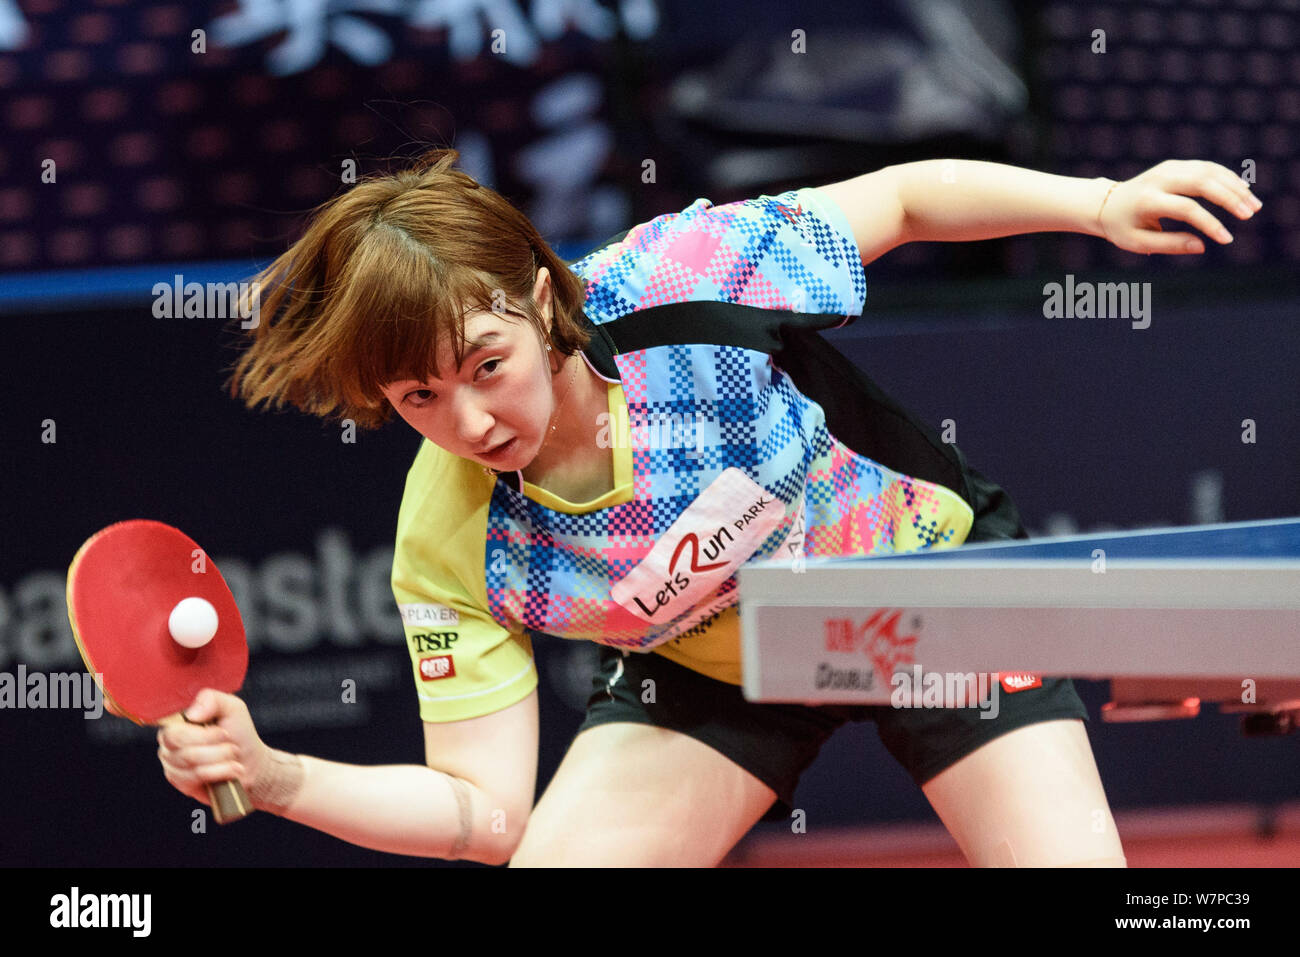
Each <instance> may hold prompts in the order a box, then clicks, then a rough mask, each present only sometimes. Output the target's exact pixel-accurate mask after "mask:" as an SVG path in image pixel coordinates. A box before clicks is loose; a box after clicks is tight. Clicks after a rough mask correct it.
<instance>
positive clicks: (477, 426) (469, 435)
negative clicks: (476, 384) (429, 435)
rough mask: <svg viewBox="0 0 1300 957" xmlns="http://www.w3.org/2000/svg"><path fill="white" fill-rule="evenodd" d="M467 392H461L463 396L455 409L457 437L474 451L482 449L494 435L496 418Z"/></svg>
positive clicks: (458, 399)
mask: <svg viewBox="0 0 1300 957" xmlns="http://www.w3.org/2000/svg"><path fill="white" fill-rule="evenodd" d="M467 392H468V390H461V396H460V397H458V398H457V401H456V402H455V405H454V409H453V415H454V416H455V419H456V426H455V427H456V437H457V438H458V439H460V441H462V442H464V443H465V444H466V445H468V446H469V447H470V448H472V449H482V448H483V446H484V445H487V444H488V439H489V438H490V437H491V435H492V429H493V427H494V426H495V425H496V417H495V416H493V415H492V413H491V412H490V411H489V410H488V409H487V407H486V405H485V403H484V402H483V401H482V400H481V399H477V398H475V397H474V396H473V395H469V394H466V393H467Z"/></svg>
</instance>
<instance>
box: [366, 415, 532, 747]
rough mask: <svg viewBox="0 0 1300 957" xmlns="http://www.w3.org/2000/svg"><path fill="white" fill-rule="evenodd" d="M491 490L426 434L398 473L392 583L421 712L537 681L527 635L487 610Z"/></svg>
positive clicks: (455, 715)
mask: <svg viewBox="0 0 1300 957" xmlns="http://www.w3.org/2000/svg"><path fill="white" fill-rule="evenodd" d="M491 494H492V485H491V483H490V482H489V481H488V480H487V478H486V477H485V476H484V475H483V473H482V470H481V469H479V468H477V467H476V466H474V464H473V463H472V462H466V461H465V460H464V459H460V458H457V457H456V456H453V455H451V454H449V453H447V452H445V451H444V450H442V449H440V448H438V447H437V446H436V445H434V444H433V443H431V442H428V441H426V442H424V443H423V444H422V445H421V446H420V451H419V453H418V454H417V455H416V457H415V463H414V464H413V465H412V466H411V470H410V472H408V473H407V477H406V490H405V492H404V493H403V496H402V507H401V511H400V512H399V514H398V519H397V544H396V549H395V554H394V557H393V574H392V586H393V597H394V598H395V599H396V600H397V608H398V611H399V612H400V613H401V616H402V628H403V630H404V631H405V633H406V648H407V651H408V652H409V653H410V655H411V670H412V674H413V675H414V678H415V688H416V694H417V696H418V698H419V702H420V717H421V718H422V719H423V720H425V721H432V722H443V721H463V720H465V719H466V718H479V717H482V716H483V715H485V714H492V713H493V712H495V711H500V710H502V709H503V708H508V707H509V706H510V705H512V704H516V703H517V702H519V701H522V700H523V699H524V698H526V697H527V696H528V694H529V693H530V692H532V690H533V689H534V688H536V687H537V668H536V666H535V665H534V663H533V649H532V642H531V641H530V640H529V638H528V636H527V635H526V634H525V633H523V632H522V631H520V632H511V631H509V630H508V629H507V628H505V627H504V626H502V625H501V624H500V623H499V622H497V621H496V620H494V619H493V617H492V615H491V614H490V613H489V612H488V598H487V584H486V580H485V572H484V567H483V562H484V553H485V549H486V535H487V514H488V505H489V502H490V500H491Z"/></svg>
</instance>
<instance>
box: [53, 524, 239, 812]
mask: <svg viewBox="0 0 1300 957" xmlns="http://www.w3.org/2000/svg"><path fill="white" fill-rule="evenodd" d="M186 598H198V599H202V600H203V601H204V602H207V603H208V604H207V606H206V607H205V606H204V605H203V602H190V603H187V605H186V606H185V609H186V610H191V609H192V608H193V607H197V608H198V609H199V610H198V611H197V612H194V614H191V615H190V616H188V624H187V623H186V620H183V619H184V618H185V616H183V615H180V616H179V617H177V618H173V616H172V611H173V609H175V608H176V606H177V604H178V603H180V602H181V601H182V600H183V599H186ZM213 611H215V613H216V614H215V622H213V621H212V615H211V612H213ZM178 615H179V613H178ZM68 618H69V620H70V621H71V622H72V634H73V636H74V637H75V638H76V640H77V647H78V648H79V649H80V650H81V657H82V660H84V661H85V663H86V668H87V670H89V671H90V673H91V674H92V675H94V676H95V680H96V681H97V682H99V685H100V688H101V689H102V690H103V692H104V695H105V697H107V698H108V700H109V701H110V702H111V703H112V705H113V706H114V707H115V708H116V709H117V710H118V711H120V712H121V713H122V714H123V715H124V716H125V717H127V718H130V719H131V720H132V721H134V722H135V723H136V724H154V725H162V724H170V723H173V722H176V721H184V720H185V718H184V717H183V716H182V715H181V713H180V712H181V711H183V710H184V709H185V708H187V707H188V706H189V705H190V704H192V703H193V701H194V698H195V696H196V695H197V694H198V693H199V691H200V690H201V689H203V688H215V689H217V690H218V691H228V692H231V693H233V692H236V691H238V690H239V688H240V686H241V685H242V684H243V683H244V674H245V672H246V671H247V670H248V644H247V642H246V641H245V639H244V623H243V621H242V619H241V618H240V617H239V608H238V607H237V606H236V605H235V599H234V596H233V595H231V594H230V589H229V587H227V585H226V581H225V579H224V578H222V577H221V573H220V572H219V571H217V567H216V565H214V564H213V563H212V561H211V560H210V559H208V557H207V554H206V553H205V552H204V551H203V550H202V549H201V548H199V546H198V545H196V544H195V543H194V542H193V541H192V540H191V539H190V538H189V537H188V536H186V535H185V534H184V533H182V532H181V531H180V530H178V529H175V528H172V527H171V526H170V525H164V524H163V523H162V522H155V521H150V520H148V519H132V520H130V521H126V522H118V523H117V524H115V525H110V526H108V527H107V528H105V529H103V530H102V531H100V532H97V533H96V534H94V535H92V536H91V537H90V538H89V539H87V540H86V543H85V544H84V545H82V546H81V548H80V549H78V550H77V554H76V556H75V557H74V558H73V559H72V565H71V566H70V567H69V568H68ZM173 624H175V627H176V629H177V634H178V635H179V636H180V637H179V638H177V637H173V633H172V627H173ZM213 625H215V629H216V630H215V634H212V626H213ZM196 629H197V632H196ZM208 634H211V637H210V638H207V639H206V642H205V636H206V635H208ZM182 640H184V641H187V642H188V643H189V644H191V645H192V644H196V643H198V644H200V646H199V647H186V646H185V645H182V644H181V643H180V642H181V641H182ZM204 642H205V643H204ZM208 798H209V799H210V801H211V802H212V814H213V817H215V818H216V820H217V822H218V823H219V824H225V823H226V822H227V821H237V820H239V819H240V818H242V817H245V816H247V815H248V814H249V813H250V812H251V811H252V810H253V805H252V802H250V801H249V799H248V795H247V794H245V793H244V788H243V786H242V785H240V783H239V782H238V781H223V782H220V783H217V784H209V785H208Z"/></svg>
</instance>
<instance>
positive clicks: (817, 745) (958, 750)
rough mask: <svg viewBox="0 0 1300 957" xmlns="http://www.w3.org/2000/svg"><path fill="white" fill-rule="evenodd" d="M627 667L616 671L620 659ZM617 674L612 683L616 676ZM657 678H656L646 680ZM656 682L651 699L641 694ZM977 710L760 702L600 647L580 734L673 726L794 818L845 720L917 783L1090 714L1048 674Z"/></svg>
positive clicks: (658, 658)
mask: <svg viewBox="0 0 1300 957" xmlns="http://www.w3.org/2000/svg"><path fill="white" fill-rule="evenodd" d="M620 661H621V662H622V665H623V671H622V674H621V675H620V674H619V673H618V663H619V662H620ZM616 675H617V676H618V677H617V680H615V676H616ZM646 679H652V680H653V681H654V684H653V685H644V684H643V683H642V682H644V681H645V680H646ZM646 688H653V689H654V694H653V698H654V701H653V703H646V702H644V701H642V698H643V697H650V696H649V695H645V694H644V693H643V692H644V689H646ZM980 715H981V710H980V709H979V708H977V707H963V708H894V707H891V706H890V705H820V706H817V707H809V706H807V705H797V704H755V703H753V702H750V701H746V700H745V697H744V695H743V694H742V693H741V690H740V688H739V687H738V686H737V685H732V684H727V683H726V682H724V681H718V680H716V679H714V678H710V677H707V676H706V675H702V674H699V673H698V672H695V671H692V670H691V669H689V668H686V667H683V666H682V665H679V664H677V663H675V662H672V661H669V660H668V659H667V658H665V657H663V656H662V655H657V654H653V653H651V654H639V653H632V654H627V655H624V653H623V652H622V651H620V650H618V649H616V648H608V647H602V648H601V649H600V666H599V668H598V669H597V671H596V674H595V675H594V676H593V683H592V694H591V697H590V699H589V700H588V702H587V717H586V720H584V721H583V723H582V727H581V728H579V729H578V730H579V731H584V730H586V729H587V728H592V727H595V726H596V725H600V724H609V723H611V722H616V721H631V722H635V723H637V724H651V725H655V726H656V727H660V728H670V729H671V730H673V731H680V732H681V733H682V734H686V735H689V736H690V737H692V738H694V739H695V740H697V741H702V742H703V743H704V744H707V745H708V746H709V747H711V748H713V749H714V750H715V751H719V752H721V753H722V754H724V755H725V756H726V757H728V758H730V759H731V760H732V761H734V762H735V763H736V764H738V765H740V766H741V767H742V768H744V769H745V770H746V771H748V772H749V773H750V774H752V775H754V777H756V778H758V779H759V780H760V781H762V782H763V783H764V784H766V785H767V786H768V787H770V788H771V789H772V790H773V791H775V792H776V797H777V800H776V803H775V804H774V805H773V806H772V808H771V809H770V810H769V811H768V812H767V814H766V815H765V816H764V818H763V820H765V821H767V820H781V819H788V818H789V816H790V813H791V812H792V811H793V809H794V789H795V786H796V785H797V784H798V783H799V778H800V776H801V775H802V774H803V772H804V771H805V770H807V768H808V766H809V765H811V764H812V763H813V760H814V759H815V758H816V757H817V753H818V751H820V750H821V746H822V745H823V744H824V743H825V742H826V739H827V738H829V737H830V736H831V734H832V733H833V732H834V731H835V729H836V728H838V727H839V726H840V725H842V724H844V723H845V722H846V721H874V722H875V723H876V729H877V730H878V731H879V732H880V739H881V741H883V742H884V745H885V747H886V748H887V749H888V750H889V753H890V754H892V755H893V756H894V757H895V758H896V759H897V760H898V762H899V763H900V764H901V765H902V766H903V767H904V768H905V769H906V770H907V772H908V773H909V774H910V775H911V776H912V780H913V781H915V782H916V784H917V786H918V787H919V786H920V785H922V784H924V783H925V782H927V781H929V780H930V779H931V778H932V777H934V776H935V775H937V774H938V773H939V772H940V771H942V770H944V769H945V768H947V767H949V766H950V765H952V764H955V763H956V762H957V761H958V760H960V759H961V758H963V757H965V756H966V755H968V754H970V753H971V752H972V751H974V750H975V749H976V748H978V747H980V745H982V744H984V743H985V742H988V741H991V740H992V739H993V738H996V737H998V736H999V735H1002V734H1006V733H1007V732H1008V731H1014V730H1015V729H1016V728H1021V727H1024V726H1025V725H1029V724H1035V723H1037V722H1040V721H1053V720H1056V719H1060V718H1082V719H1084V720H1085V721H1086V720H1087V718H1088V712H1087V709H1085V708H1084V706H1083V702H1082V701H1080V700H1079V695H1078V693H1077V692H1076V691H1075V690H1074V684H1073V682H1071V681H1070V680H1069V679H1064V678H1044V679H1043V684H1042V687H1041V688H1027V689H1024V690H1021V691H1016V692H1014V693H1007V692H1005V691H1001V690H1000V689H999V694H998V715H997V717H996V718H992V719H990V718H983V717H981V716H980Z"/></svg>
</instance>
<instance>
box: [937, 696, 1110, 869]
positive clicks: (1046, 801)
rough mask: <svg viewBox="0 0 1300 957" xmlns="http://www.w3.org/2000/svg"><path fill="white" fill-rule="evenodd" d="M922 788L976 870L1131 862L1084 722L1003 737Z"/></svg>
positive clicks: (1051, 723)
mask: <svg viewBox="0 0 1300 957" xmlns="http://www.w3.org/2000/svg"><path fill="white" fill-rule="evenodd" d="M922 790H923V791H924V792H925V796H926V797H927V798H928V799H929V801H930V803H931V805H933V807H934V809H935V812H936V813H937V814H938V815H939V819H940V820H941V821H943V823H944V825H945V826H946V827H947V828H948V830H949V832H950V833H951V834H952V836H953V838H954V839H955V840H956V841H957V844H958V846H959V847H961V850H962V852H963V853H964V854H965V855H966V858H967V860H969V861H970V863H971V864H973V865H975V866H977V867H1017V866H1018V867H1052V866H1066V867H1068V866H1116V867H1123V866H1124V865H1125V861H1124V850H1123V847H1122V846H1121V845H1120V840H1119V835H1118V834H1117V833H1116V831H1115V821H1114V819H1113V818H1112V816H1111V812H1110V806H1109V805H1108V804H1107V802H1106V794H1105V792H1104V790H1103V789H1102V784H1101V777H1100V775H1099V774H1098V773H1097V764H1096V762H1095V761H1094V760H1093V756H1092V748H1091V746H1090V745H1089V743H1088V735H1087V732H1085V730H1084V727H1083V722H1082V721H1080V720H1078V719H1067V720H1058V721H1044V722H1040V723H1038V724H1031V725H1027V726H1026V727H1023V728H1017V729H1016V730H1015V731H1010V732H1008V733H1006V734H1004V735H1001V736H999V737H996V738H994V739H993V740H991V741H989V742H988V743H986V744H984V745H982V746H981V747H979V748H978V749H976V750H975V751H972V752H971V753H970V754H968V755H966V756H965V757H964V758H962V759H961V760H960V761H958V762H957V763H956V764H954V765H952V766H951V767H949V768H947V769H946V770H944V771H942V772H940V773H939V774H938V775H937V776H935V777H934V778H932V779H931V780H929V781H928V782H926V784H925V785H924V786H923V787H922Z"/></svg>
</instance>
